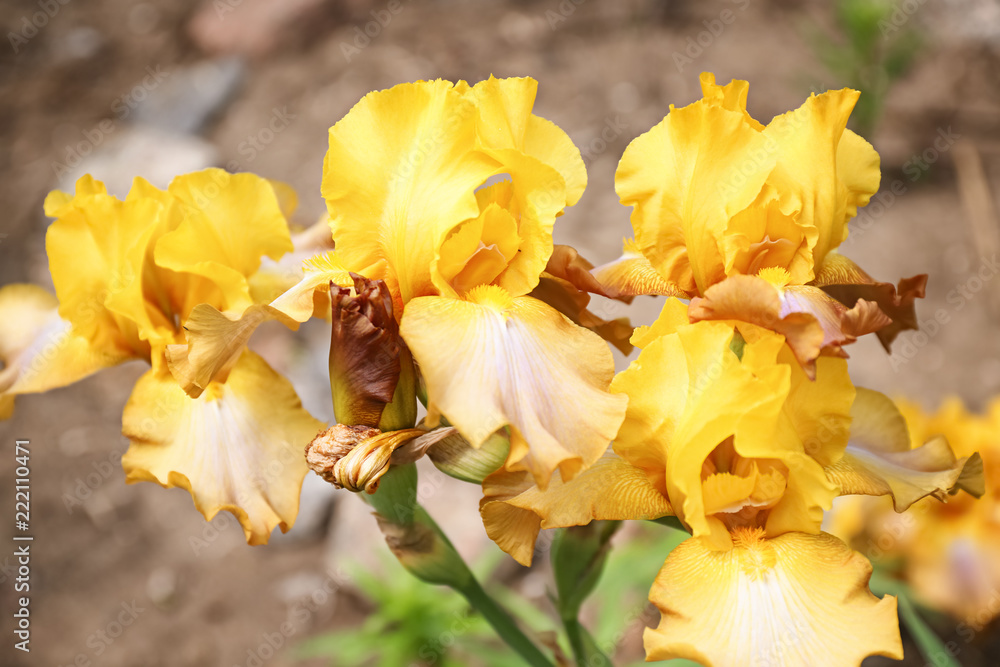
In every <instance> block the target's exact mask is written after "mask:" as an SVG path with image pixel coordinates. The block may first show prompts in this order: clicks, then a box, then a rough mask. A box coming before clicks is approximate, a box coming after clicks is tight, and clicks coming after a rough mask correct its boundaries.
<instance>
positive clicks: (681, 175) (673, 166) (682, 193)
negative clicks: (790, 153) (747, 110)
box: [615, 100, 775, 293]
mask: <svg viewBox="0 0 1000 667" xmlns="http://www.w3.org/2000/svg"><path fill="white" fill-rule="evenodd" d="M767 145H768V144H767V140H766V139H765V138H764V136H763V135H762V133H760V132H758V131H757V130H755V129H753V127H751V126H750V125H749V124H748V123H747V122H746V120H745V118H744V114H743V113H740V112H736V111H730V110H728V109H725V108H723V107H721V106H716V105H713V104H710V103H708V102H706V101H705V100H699V101H698V102H695V103H694V104H690V105H688V106H686V107H684V108H682V109H674V108H671V111H670V113H669V114H667V117H666V118H664V119H663V121H661V122H660V123H659V124H658V125H656V126H655V127H653V129H651V130H650V131H649V132H646V133H645V134H643V135H641V136H640V137H638V138H636V139H635V140H633V141H632V143H631V144H629V146H628V148H627V149H626V150H625V154H624V155H623V156H622V159H621V162H620V163H619V165H618V171H617V173H616V174H615V189H616V190H617V192H618V196H619V198H620V199H621V202H622V204H624V205H625V206H634V207H635V208H634V210H633V211H632V227H633V228H634V229H635V235H636V242H637V244H638V247H639V249H640V250H641V252H642V254H643V255H645V256H646V257H647V258H648V259H649V261H650V262H651V263H652V265H653V267H654V268H656V270H657V271H658V272H659V273H660V275H661V276H662V277H663V279H664V280H665V281H666V282H667V283H668V284H670V283H672V284H676V285H677V286H679V287H680V288H681V289H682V290H684V291H686V292H688V293H695V292H696V291H698V292H703V291H704V290H706V289H707V288H708V287H709V286H710V285H712V284H713V283H715V282H717V281H718V280H720V279H721V278H722V277H723V276H724V269H725V266H724V258H723V255H722V251H721V249H720V247H719V240H720V238H721V237H722V235H723V233H724V232H725V229H726V226H727V224H728V222H729V219H730V218H732V216H734V215H735V214H736V213H737V212H739V211H741V210H743V209H745V208H746V207H747V206H748V205H749V204H750V203H751V202H753V201H754V199H755V198H756V197H757V196H758V194H759V193H760V190H761V187H762V186H763V184H764V181H765V179H766V178H767V175H768V172H770V171H771V169H772V167H773V166H774V164H775V155H774V152H773V151H768V150H767Z"/></svg>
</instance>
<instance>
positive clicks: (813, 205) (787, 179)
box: [763, 88, 881, 267]
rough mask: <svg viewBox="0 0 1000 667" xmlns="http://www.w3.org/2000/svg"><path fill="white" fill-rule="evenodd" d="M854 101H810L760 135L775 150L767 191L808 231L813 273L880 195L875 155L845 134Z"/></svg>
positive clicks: (850, 93)
mask: <svg viewBox="0 0 1000 667" xmlns="http://www.w3.org/2000/svg"><path fill="white" fill-rule="evenodd" d="M858 96H859V93H858V92H857V91H855V90H850V89H846V88H845V89H843V90H832V91H829V92H826V93H823V94H821V95H812V96H810V97H809V99H808V100H806V102H805V103H804V104H803V105H802V106H801V107H799V108H798V109H796V110H794V111H789V112H788V113H786V114H782V115H781V116H777V117H776V118H775V119H774V120H772V121H771V122H770V123H768V125H767V127H766V128H765V129H764V131H763V135H764V136H765V137H766V138H767V139H768V140H769V141H771V142H775V143H776V145H777V146H778V149H777V153H778V160H777V164H776V165H775V169H774V172H773V173H772V174H771V175H770V176H768V179H767V183H768V187H769V188H773V190H774V191H775V192H776V193H777V194H778V196H779V198H780V201H781V210H782V212H783V213H785V214H787V215H792V214H797V220H798V222H799V224H800V225H802V226H803V227H804V228H805V229H806V230H807V234H808V236H809V239H810V243H809V245H810V248H811V249H812V254H813V261H814V262H815V266H817V267H819V266H821V265H822V264H823V260H824V258H825V257H826V255H827V254H828V253H829V252H830V251H831V250H833V249H835V248H836V247H837V246H838V245H840V244H841V243H842V242H843V241H844V239H846V238H847V222H848V221H849V220H850V219H851V218H853V217H854V216H855V215H857V212H858V207H860V206H864V205H865V204H867V203H868V201H869V200H870V199H871V197H872V195H874V194H875V193H876V192H877V191H878V184H879V180H880V178H881V175H880V173H879V157H878V153H876V152H875V149H874V148H872V146H871V144H869V143H868V142H867V141H865V140H864V139H862V138H861V137H859V136H857V135H856V134H854V133H853V132H851V131H850V130H847V129H845V127H846V126H847V119H848V117H849V116H850V115H851V110H852V109H853V108H854V104H855V102H857V99H858Z"/></svg>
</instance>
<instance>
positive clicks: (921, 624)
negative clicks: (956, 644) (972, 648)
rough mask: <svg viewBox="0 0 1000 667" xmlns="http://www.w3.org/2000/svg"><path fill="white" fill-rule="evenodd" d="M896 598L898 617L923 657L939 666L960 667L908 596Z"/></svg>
mask: <svg viewBox="0 0 1000 667" xmlns="http://www.w3.org/2000/svg"><path fill="white" fill-rule="evenodd" d="M896 600H897V604H898V605H899V617H900V619H902V621H903V625H905V626H906V629H907V630H909V631H910V636H911V637H913V641H915V642H916V643H917V648H919V649H920V653H921V654H922V655H923V656H924V659H925V660H927V661H928V663H929V664H932V665H940V666H941V667H962V665H960V664H959V663H958V661H957V660H955V658H954V656H953V655H952V653H951V652H950V651H949V650H948V647H947V646H945V644H944V642H943V641H941V638H940V637H938V636H937V633H935V632H934V630H932V629H931V627H930V626H929V625H927V623H926V622H925V621H924V619H923V618H921V616H920V613H919V612H918V611H917V608H916V605H914V604H913V601H912V600H910V597H909V596H908V595H905V594H904V595H900V596H899V597H897V598H896Z"/></svg>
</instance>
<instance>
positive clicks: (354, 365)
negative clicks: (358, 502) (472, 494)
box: [330, 273, 416, 430]
mask: <svg viewBox="0 0 1000 667" xmlns="http://www.w3.org/2000/svg"><path fill="white" fill-rule="evenodd" d="M351 277H352V278H353V279H354V289H353V290H351V289H345V288H339V287H337V286H336V285H333V284H331V286H330V301H331V306H332V311H331V312H332V324H333V327H332V329H333V330H332V337H331V341H330V387H331V390H332V392H333V407H334V412H335V414H336V416H337V421H339V422H341V423H345V424H364V425H367V426H381V427H382V428H383V430H395V429H399V428H405V427H407V426H412V425H413V423H414V421H415V420H416V394H415V388H414V372H413V361H412V359H411V357H410V353H409V350H407V348H406V344H405V343H404V342H403V339H402V338H401V337H400V335H399V325H398V323H397V322H396V319H395V316H394V315H393V304H392V296H391V295H390V293H389V288H388V287H387V286H386V284H385V282H383V281H381V280H369V279H367V278H364V277H362V276H359V275H357V274H354V273H352V274H351ZM387 406H391V408H390V410H388V411H387V410H386V407H387ZM386 412H388V414H385V413H386Z"/></svg>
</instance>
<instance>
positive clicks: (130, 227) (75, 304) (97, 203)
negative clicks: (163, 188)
mask: <svg viewBox="0 0 1000 667" xmlns="http://www.w3.org/2000/svg"><path fill="white" fill-rule="evenodd" d="M80 187H81V191H82V192H83V193H85V194H80V193H78V194H77V195H76V196H75V197H73V198H72V199H71V200H68V201H66V200H65V197H64V196H61V195H59V196H57V195H52V196H51V197H52V198H53V199H54V200H58V203H55V202H53V201H50V202H49V205H48V207H47V208H48V210H49V211H50V212H52V213H54V214H57V215H58V217H57V219H56V220H55V221H54V222H53V223H52V224H51V225H50V226H49V229H48V231H47V233H46V236H45V249H46V252H47V254H48V256H49V269H50V271H51V273H52V282H53V284H54V286H55V290H56V296H57V297H58V298H59V314H60V315H61V316H62V317H63V319H65V320H67V321H68V322H70V324H72V325H73V329H74V332H75V334H76V335H79V336H81V337H83V338H85V339H86V340H87V341H89V342H90V345H91V346H92V347H93V348H94V349H95V350H100V352H101V353H102V354H105V355H108V356H112V357H124V356H129V355H131V356H136V357H140V358H141V357H148V356H149V349H150V346H149V343H148V342H147V341H148V340H149V339H155V338H158V337H161V336H166V337H169V336H170V335H171V334H172V333H173V331H174V329H175V327H174V323H173V322H171V321H169V320H168V319H167V314H169V313H170V307H169V306H165V307H163V308H156V307H152V306H151V305H150V304H149V303H147V299H146V296H145V291H146V290H145V287H146V286H145V285H144V282H145V278H146V271H147V257H148V255H149V250H150V245H151V243H153V242H154V241H155V239H156V238H157V235H158V234H162V231H163V227H162V225H161V222H162V218H161V214H162V213H163V207H162V205H161V204H160V203H159V202H158V201H155V200H152V199H148V198H130V199H128V200H126V201H124V202H123V201H120V200H118V199H116V198H114V197H112V196H110V195H107V194H103V193H102V190H103V185H102V184H100V183H99V182H97V181H94V180H93V179H91V178H89V177H85V178H83V179H80ZM164 311H165V312H164Z"/></svg>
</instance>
